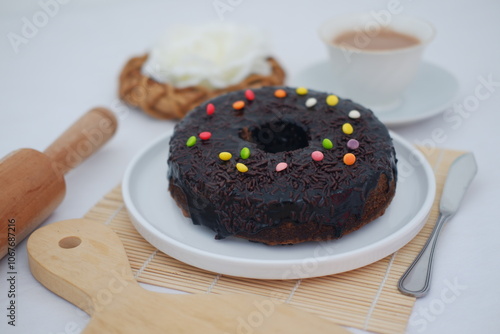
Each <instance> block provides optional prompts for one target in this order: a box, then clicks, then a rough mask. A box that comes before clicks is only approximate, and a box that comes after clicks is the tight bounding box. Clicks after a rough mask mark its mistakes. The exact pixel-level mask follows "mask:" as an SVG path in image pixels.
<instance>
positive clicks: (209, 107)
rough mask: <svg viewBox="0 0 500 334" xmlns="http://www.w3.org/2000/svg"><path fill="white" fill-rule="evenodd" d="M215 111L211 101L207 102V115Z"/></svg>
mask: <svg viewBox="0 0 500 334" xmlns="http://www.w3.org/2000/svg"><path fill="white" fill-rule="evenodd" d="M214 112H215V106H214V105H213V104H212V103H209V104H207V115H213V114H214Z"/></svg>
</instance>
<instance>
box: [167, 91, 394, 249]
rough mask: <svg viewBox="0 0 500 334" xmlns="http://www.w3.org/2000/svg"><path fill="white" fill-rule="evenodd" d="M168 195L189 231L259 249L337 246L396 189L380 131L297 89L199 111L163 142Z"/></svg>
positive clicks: (364, 116) (332, 100)
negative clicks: (203, 229) (201, 229)
mask: <svg viewBox="0 0 500 334" xmlns="http://www.w3.org/2000/svg"><path fill="white" fill-rule="evenodd" d="M168 167H169V168H168V175H167V177H168V180H169V190H170V193H171V195H172V197H173V198H174V199H175V201H176V202H177V205H178V206H179V207H180V208H181V209H182V211H183V213H184V215H185V216H186V217H191V219H192V221H193V223H194V224H196V225H204V226H207V227H209V228H210V229H212V230H213V231H215V232H216V236H215V238H216V239H223V238H225V237H228V236H236V237H241V238H245V239H248V240H251V241H255V242H261V243H265V244H268V245H278V244H280V245H281V244H296V243H301V242H306V241H319V240H330V239H337V238H340V237H342V236H343V235H345V234H347V233H350V232H353V231H355V230H357V229H359V228H360V227H362V226H363V225H365V224H367V223H369V222H371V221H373V220H374V219H376V218H377V217H379V216H381V215H382V214H383V213H384V212H385V210H386V208H387V206H388V205H389V204H390V202H391V200H392V198H393V197H394V193H395V189H396V179H397V170H396V156H395V150H394V147H393V145H392V139H391V137H390V135H389V133H388V131H387V129H386V127H385V126H384V125H383V124H382V123H381V122H380V121H379V120H378V119H377V118H376V117H375V116H374V114H373V113H372V112H371V111H370V110H369V109H366V108H364V107H363V106H361V105H359V104H356V103H354V102H352V101H350V100H347V99H341V98H338V97H337V96H335V95H329V94H326V93H321V92H317V91H311V90H307V89H306V88H303V87H300V88H297V89H295V88H289V87H264V88H260V89H254V90H241V91H236V92H232V93H228V94H225V95H222V96H219V97H217V98H215V99H212V100H210V101H208V102H207V103H204V104H202V105H200V106H198V107H196V108H195V109H193V110H192V111H191V112H189V113H188V114H187V116H186V117H185V118H184V119H183V120H181V121H180V122H179V123H178V124H177V125H176V127H175V131H174V134H173V136H172V138H171V140H170V153H169V157H168Z"/></svg>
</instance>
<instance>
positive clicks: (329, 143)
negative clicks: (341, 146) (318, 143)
mask: <svg viewBox="0 0 500 334" xmlns="http://www.w3.org/2000/svg"><path fill="white" fill-rule="evenodd" d="M322 144H323V147H324V148H326V149H327V150H331V149H332V148H333V143H332V141H331V140H330V139H328V138H325V139H323V143H322Z"/></svg>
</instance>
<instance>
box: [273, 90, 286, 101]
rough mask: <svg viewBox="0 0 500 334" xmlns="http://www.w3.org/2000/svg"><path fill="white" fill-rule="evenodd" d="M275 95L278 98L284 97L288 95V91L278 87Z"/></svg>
mask: <svg viewBox="0 0 500 334" xmlns="http://www.w3.org/2000/svg"><path fill="white" fill-rule="evenodd" d="M274 96H276V97H277V98H280V99H282V98H284V97H285V96H286V92H285V90H284V89H276V91H275V92H274Z"/></svg>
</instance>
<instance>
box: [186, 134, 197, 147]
mask: <svg viewBox="0 0 500 334" xmlns="http://www.w3.org/2000/svg"><path fill="white" fill-rule="evenodd" d="M194 144H196V137H195V136H191V137H189V139H188V140H187V142H186V146H187V147H191V146H194Z"/></svg>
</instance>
